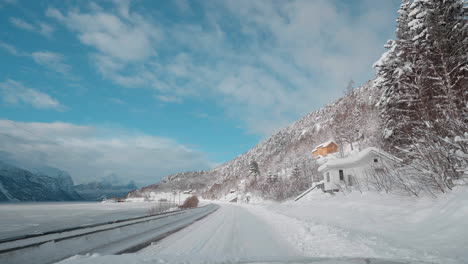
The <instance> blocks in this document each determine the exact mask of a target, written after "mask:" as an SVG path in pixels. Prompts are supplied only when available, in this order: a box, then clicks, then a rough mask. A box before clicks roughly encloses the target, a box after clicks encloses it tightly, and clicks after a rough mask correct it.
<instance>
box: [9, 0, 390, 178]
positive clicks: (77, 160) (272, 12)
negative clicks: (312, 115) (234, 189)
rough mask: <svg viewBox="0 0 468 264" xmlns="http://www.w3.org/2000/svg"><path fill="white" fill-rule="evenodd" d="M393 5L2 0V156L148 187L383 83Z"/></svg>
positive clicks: (375, 0)
mask: <svg viewBox="0 0 468 264" xmlns="http://www.w3.org/2000/svg"><path fill="white" fill-rule="evenodd" d="M398 5H399V1H398V0H356V1H349V0H323V1H321V0H308V1H273V0H272V1H262V0H257V1H251V0H224V1H219V0H216V1H214V0H213V1H211V0H203V1H189V0H174V1H149V0H146V1H145V0H136V1H126V0H121V1H117V0H115V1H111V0H103V1H85V0H80V1H78V0H77V1H74V0H68V1H63V0H55V1H54V0H52V1H26V0H23V1H21V0H0V25H1V26H0V58H1V60H0V152H1V153H2V155H3V156H5V155H6V156H8V157H11V158H14V159H17V160H27V161H31V162H32V161H33V162H37V163H38V164H45V165H48V166H53V167H58V168H61V169H64V170H67V171H69V172H70V173H71V174H72V176H73V178H74V180H75V182H78V183H80V182H87V181H91V180H94V179H96V178H100V177H102V176H105V175H107V174H110V173H117V174H119V175H121V176H124V177H127V178H129V179H133V180H135V181H136V182H137V183H139V184H148V183H154V182H156V181H158V180H159V179H160V178H161V177H163V176H165V175H166V174H168V173H175V172H181V171H186V170H200V169H208V168H211V167H213V166H216V165H217V164H220V163H222V162H225V161H228V160H230V159H232V158H233V157H235V156H237V155H239V154H241V153H243V152H245V151H247V150H248V149H250V148H251V147H253V146H254V145H255V144H256V143H257V142H258V141H259V140H261V139H263V138H265V137H267V136H268V135H270V134H271V133H273V132H275V131H277V130H278V129H280V128H282V127H284V126H285V125H287V124H289V123H290V122H292V121H294V120H296V119H298V118H299V117H301V116H302V115H304V114H306V113H308V112H310V111H313V110H315V109H318V108H320V107H321V106H323V105H324V104H326V103H329V102H331V101H332V100H333V99H336V98H338V97H339V96H340V95H341V94H342V91H343V89H344V87H345V86H346V84H347V82H348V81H349V80H351V79H353V80H354V81H355V82H356V83H357V84H359V83H362V82H364V81H366V80H368V79H370V78H372V77H373V76H374V71H373V69H372V64H373V62H374V61H376V60H377V59H378V58H379V57H380V55H381V53H382V52H383V44H384V43H385V42H386V40H387V39H389V38H392V37H393V31H394V23H395V22H394V21H395V18H396V10H397V7H398Z"/></svg>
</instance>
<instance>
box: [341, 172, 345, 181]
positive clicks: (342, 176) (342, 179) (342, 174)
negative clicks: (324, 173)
mask: <svg viewBox="0 0 468 264" xmlns="http://www.w3.org/2000/svg"><path fill="white" fill-rule="evenodd" d="M340 181H344V173H343V170H340Z"/></svg>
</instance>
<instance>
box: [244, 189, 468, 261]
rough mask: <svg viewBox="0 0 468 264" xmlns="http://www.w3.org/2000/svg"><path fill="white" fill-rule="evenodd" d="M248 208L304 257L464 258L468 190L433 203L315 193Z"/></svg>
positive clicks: (467, 238) (467, 246) (370, 195)
mask: <svg viewBox="0 0 468 264" xmlns="http://www.w3.org/2000/svg"><path fill="white" fill-rule="evenodd" d="M246 207H247V208H249V210H250V211H251V212H252V213H254V214H256V215H258V216H259V217H261V218H262V219H264V220H265V222H267V223H269V225H270V226H272V227H273V228H274V229H275V230H276V231H277V232H279V233H281V234H283V236H284V237H285V238H286V239H287V240H288V241H289V243H290V244H291V245H293V246H294V247H295V248H296V249H297V250H298V251H299V252H301V254H303V255H306V256H320V257H336V256H341V257H342V256H349V257H363V256H365V257H376V258H385V259H407V260H420V261H428V262H430V263H444V264H445V263H466V262H467V260H468V220H467V219H468V188H462V187H460V188H458V189H456V190H454V191H453V192H451V193H448V194H445V195H441V196H440V197H438V198H436V199H433V198H429V197H424V198H418V199H417V198H409V197H408V198H407V197H399V196H392V195H387V194H378V193H373V192H368V193H363V194H361V193H359V192H354V193H348V194H343V193H337V194H335V195H330V194H324V193H322V192H320V191H313V192H311V193H310V194H308V195H307V196H306V197H304V198H303V199H302V200H299V201H298V202H292V201H291V202H286V203H281V204H268V205H247V206H246ZM286 223H287V224H286Z"/></svg>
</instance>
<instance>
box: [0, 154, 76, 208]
mask: <svg viewBox="0 0 468 264" xmlns="http://www.w3.org/2000/svg"><path fill="white" fill-rule="evenodd" d="M76 200H82V198H81V196H80V195H79V194H78V193H77V192H76V191H75V190H74V186H73V180H72V178H71V176H70V175H69V174H68V173H67V172H65V171H61V170H59V169H55V168H50V167H44V168H42V169H40V170H36V171H29V170H26V169H23V168H19V167H17V166H15V165H11V164H7V163H5V162H3V161H0V202H20V201H76Z"/></svg>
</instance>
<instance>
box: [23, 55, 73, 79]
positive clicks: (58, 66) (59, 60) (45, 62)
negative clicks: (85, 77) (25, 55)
mask: <svg viewBox="0 0 468 264" xmlns="http://www.w3.org/2000/svg"><path fill="white" fill-rule="evenodd" d="M31 56H32V58H33V60H34V61H35V62H36V63H37V64H40V65H42V66H45V67H47V68H50V69H52V70H54V71H56V72H59V73H63V74H67V73H69V72H70V69H71V67H70V65H68V64H66V63H64V56H63V55H61V54H59V53H56V52H50V51H36V52H33V53H32V54H31Z"/></svg>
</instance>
